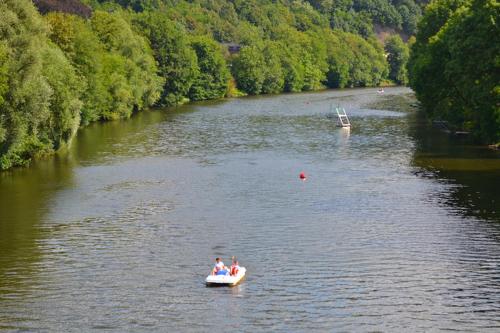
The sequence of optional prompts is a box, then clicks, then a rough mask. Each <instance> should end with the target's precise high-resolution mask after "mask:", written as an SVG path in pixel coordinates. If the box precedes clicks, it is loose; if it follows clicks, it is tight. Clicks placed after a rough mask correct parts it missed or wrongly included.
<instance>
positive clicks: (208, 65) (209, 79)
mask: <svg viewBox="0 0 500 333" xmlns="http://www.w3.org/2000/svg"><path fill="white" fill-rule="evenodd" d="M190 45H191V47H192V48H193V50H194V51H195V52H196V56H197V58H198V66H199V68H200V71H199V74H198V75H197V76H196V77H195V78H194V81H193V84H192V85H191V88H190V89H189V92H188V96H189V98H190V99H191V100H193V101H200V100H204V99H216V98H221V97H224V95H225V94H226V92H227V90H228V81H229V70H228V68H227V63H226V60H225V59H224V57H223V56H222V52H221V47H220V46H219V44H217V43H216V42H215V41H214V40H212V39H210V38H208V37H205V36H199V37H194V38H193V39H192V40H191V43H190Z"/></svg>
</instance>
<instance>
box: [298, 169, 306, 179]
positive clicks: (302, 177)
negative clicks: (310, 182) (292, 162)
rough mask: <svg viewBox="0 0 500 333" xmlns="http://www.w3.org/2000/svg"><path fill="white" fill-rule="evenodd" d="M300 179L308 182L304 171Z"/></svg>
mask: <svg viewBox="0 0 500 333" xmlns="http://www.w3.org/2000/svg"><path fill="white" fill-rule="evenodd" d="M299 178H300V179H302V180H306V178H307V177H306V173H305V172H304V171H302V172H301V173H300V174H299Z"/></svg>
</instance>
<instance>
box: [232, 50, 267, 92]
mask: <svg viewBox="0 0 500 333" xmlns="http://www.w3.org/2000/svg"><path fill="white" fill-rule="evenodd" d="M264 68H265V62H264V56H263V54H262V50H261V49H259V48H258V47H257V46H245V47H243V48H242V49H241V51H240V53H239V54H238V56H237V57H236V59H235V60H234V61H233V63H232V70H233V75H234V78H235V79H236V82H237V83H238V88H239V89H240V90H242V91H244V92H246V93H247V94H250V95H257V94H260V93H261V92H262V86H263V84H264V80H265V73H264Z"/></svg>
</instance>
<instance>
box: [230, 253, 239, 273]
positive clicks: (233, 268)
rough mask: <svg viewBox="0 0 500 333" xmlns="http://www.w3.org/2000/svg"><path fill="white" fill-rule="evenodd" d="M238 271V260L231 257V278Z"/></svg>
mask: <svg viewBox="0 0 500 333" xmlns="http://www.w3.org/2000/svg"><path fill="white" fill-rule="evenodd" d="M239 270H240V265H239V264H238V260H237V259H236V257H235V256H233V263H232V264H231V269H230V274H231V276H235V275H236V274H238V271H239Z"/></svg>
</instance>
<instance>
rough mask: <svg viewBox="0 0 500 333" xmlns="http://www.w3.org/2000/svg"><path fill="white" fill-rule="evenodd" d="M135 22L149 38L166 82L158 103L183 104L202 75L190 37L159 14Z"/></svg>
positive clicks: (150, 13)
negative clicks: (197, 78) (190, 43)
mask: <svg viewBox="0 0 500 333" xmlns="http://www.w3.org/2000/svg"><path fill="white" fill-rule="evenodd" d="M134 23H135V24H136V25H137V26H138V27H139V29H140V30H141V31H142V33H143V35H145V36H146V37H147V38H148V39H149V41H150V43H151V47H152V49H153V53H154V57H155V59H156V62H157V63H158V70H159V75H160V76H161V77H163V79H164V80H165V84H164V86H163V92H162V94H161V98H160V101H159V104H160V105H175V104H178V103H181V102H182V101H183V99H184V98H186V96H187V95H188V93H189V90H190V89H191V86H192V85H193V83H194V79H195V78H196V77H197V76H198V75H199V67H198V59H197V56H196V53H195V52H194V50H193V49H192V48H191V47H190V45H189V37H188V35H187V34H186V33H185V32H184V31H183V30H182V29H181V28H180V27H178V26H177V24H176V23H175V22H173V21H171V20H170V19H168V18H167V17H166V16H165V15H164V13H162V12H158V11H157V12H148V13H143V14H141V15H138V16H136V17H135V18H134Z"/></svg>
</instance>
